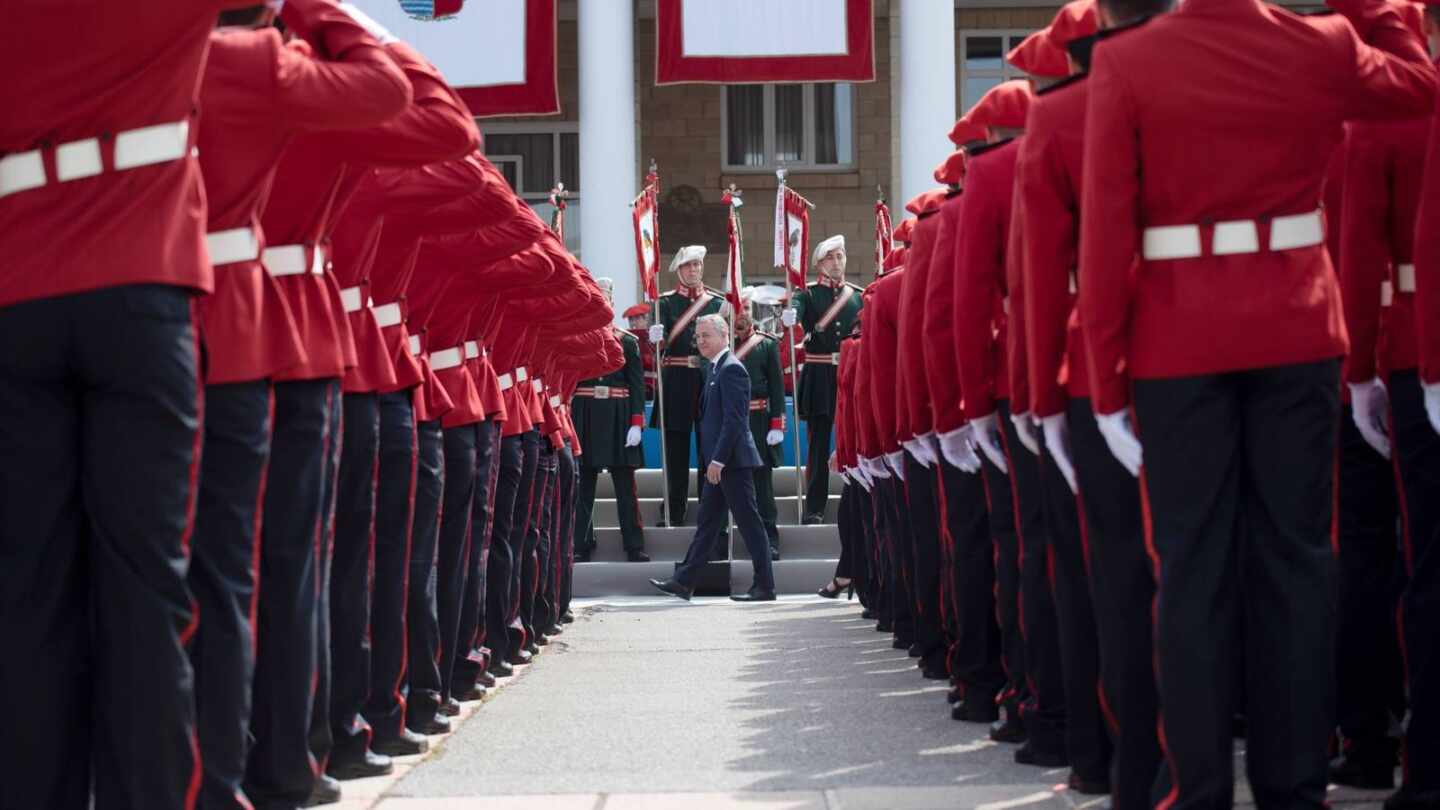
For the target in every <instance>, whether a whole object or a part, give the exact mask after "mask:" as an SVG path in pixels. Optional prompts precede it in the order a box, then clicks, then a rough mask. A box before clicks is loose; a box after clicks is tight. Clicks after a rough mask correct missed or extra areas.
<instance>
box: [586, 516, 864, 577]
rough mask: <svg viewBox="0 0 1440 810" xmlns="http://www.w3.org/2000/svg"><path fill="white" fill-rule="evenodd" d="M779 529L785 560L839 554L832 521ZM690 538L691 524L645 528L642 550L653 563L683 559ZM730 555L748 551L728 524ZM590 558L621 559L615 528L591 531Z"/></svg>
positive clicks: (744, 555) (745, 554) (743, 557)
mask: <svg viewBox="0 0 1440 810" xmlns="http://www.w3.org/2000/svg"><path fill="white" fill-rule="evenodd" d="M779 529H780V554H781V555H782V556H783V557H785V560H790V559H794V560H807V559H821V560H827V559H836V558H838V557H839V556H840V533H839V531H838V530H837V529H836V528H835V526H834V525H832V524H822V525H819V526H780V527H779ZM694 538H695V529H694V527H692V526H680V527H676V528H665V529H661V528H655V527H647V528H646V529H645V552H646V553H647V554H649V555H650V558H651V559H652V560H655V561H657V562H659V561H669V562H677V561H679V560H683V559H685V552H686V550H688V549H689V548H690V542H691V541H692V540H694ZM730 556H731V557H733V558H735V559H739V560H748V559H750V555H749V552H748V551H747V550H746V549H745V540H744V539H743V538H741V536H740V532H739V530H738V529H736V528H735V527H734V526H733V525H732V526H731V527H730ZM591 559H592V560H594V561H596V562H619V561H622V560H624V559H625V551H624V549H623V548H622V547H621V542H620V530H619V529H596V530H595V553H594V554H593V555H592V556H591ZM785 560H782V561H781V562H784V561H785ZM817 587H818V586H817Z"/></svg>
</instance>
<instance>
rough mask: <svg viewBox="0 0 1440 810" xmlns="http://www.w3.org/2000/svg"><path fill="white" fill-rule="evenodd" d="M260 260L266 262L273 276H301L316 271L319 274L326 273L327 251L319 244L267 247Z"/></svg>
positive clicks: (266, 266)
mask: <svg viewBox="0 0 1440 810" xmlns="http://www.w3.org/2000/svg"><path fill="white" fill-rule="evenodd" d="M307 253H308V260H307ZM260 261H262V262H264V263H265V269H266V270H268V271H270V275H272V276H300V275H304V274H306V273H314V274H315V275H317V276H319V275H323V274H324V273H325V251H324V250H323V249H322V248H320V247H319V246H316V247H314V248H310V247H307V246H305V245H276V246H275V247H267V248H265V252H264V253H261V254H260Z"/></svg>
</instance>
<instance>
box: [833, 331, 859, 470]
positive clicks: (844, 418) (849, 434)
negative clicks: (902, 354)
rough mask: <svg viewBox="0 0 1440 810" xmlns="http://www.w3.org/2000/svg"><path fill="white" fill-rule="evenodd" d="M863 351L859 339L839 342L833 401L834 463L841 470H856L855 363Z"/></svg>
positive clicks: (847, 339) (857, 401)
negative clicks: (838, 362)
mask: <svg viewBox="0 0 1440 810" xmlns="http://www.w3.org/2000/svg"><path fill="white" fill-rule="evenodd" d="M863 351H864V348H863V347H862V345H861V342H860V338H846V339H845V340H842V341H840V370H839V372H838V374H837V377H838V378H839V379H838V384H837V387H838V389H839V396H838V397H837V398H836V400H835V410H836V411H837V413H836V414H835V462H836V464H837V466H839V467H840V469H842V470H845V469H849V468H851V467H857V466H859V461H858V460H857V458H856V447H857V442H856V438H857V433H858V431H857V426H858V422H857V420H856V417H855V412H856V410H858V408H857V404H858V403H859V402H860V400H858V399H857V398H856V396H855V363H856V358H857V357H858V356H859V355H860V353H861V352H863Z"/></svg>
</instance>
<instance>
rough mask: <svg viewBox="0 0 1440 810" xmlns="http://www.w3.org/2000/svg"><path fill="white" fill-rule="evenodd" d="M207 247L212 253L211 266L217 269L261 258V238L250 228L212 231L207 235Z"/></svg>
mask: <svg viewBox="0 0 1440 810" xmlns="http://www.w3.org/2000/svg"><path fill="white" fill-rule="evenodd" d="M205 247H206V248H207V249H208V250H209V253H210V264H212V265H214V266H216V267H220V266H221V265H226V264H235V263H236V262H251V261H254V260H256V259H258V258H260V236H259V234H257V233H255V229H254V228H251V227H248V226H247V227H244V228H230V229H229V230H224V231H211V232H210V233H207V234H205Z"/></svg>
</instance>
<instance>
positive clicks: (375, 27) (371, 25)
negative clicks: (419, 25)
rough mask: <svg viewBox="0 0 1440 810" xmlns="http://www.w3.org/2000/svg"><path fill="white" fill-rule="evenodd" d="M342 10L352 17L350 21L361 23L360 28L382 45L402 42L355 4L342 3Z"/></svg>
mask: <svg viewBox="0 0 1440 810" xmlns="http://www.w3.org/2000/svg"><path fill="white" fill-rule="evenodd" d="M340 10H341V11H343V12H345V13H346V14H348V15H350V19H352V20H354V21H355V22H357V23H359V25H360V27H361V28H364V29H365V33H367V34H369V35H370V36H372V37H374V38H375V39H377V40H379V41H380V44H381V45H389V44H390V43H392V42H399V41H400V40H399V39H397V38H396V36H395V35H394V34H392V33H390V31H389V30H387V29H386V28H385V26H383V25H381V24H380V23H378V22H375V20H374V19H373V18H371V16H370V15H369V14H366V13H365V12H363V11H361V10H360V9H359V8H357V7H356V6H355V4H354V3H341V4H340Z"/></svg>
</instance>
